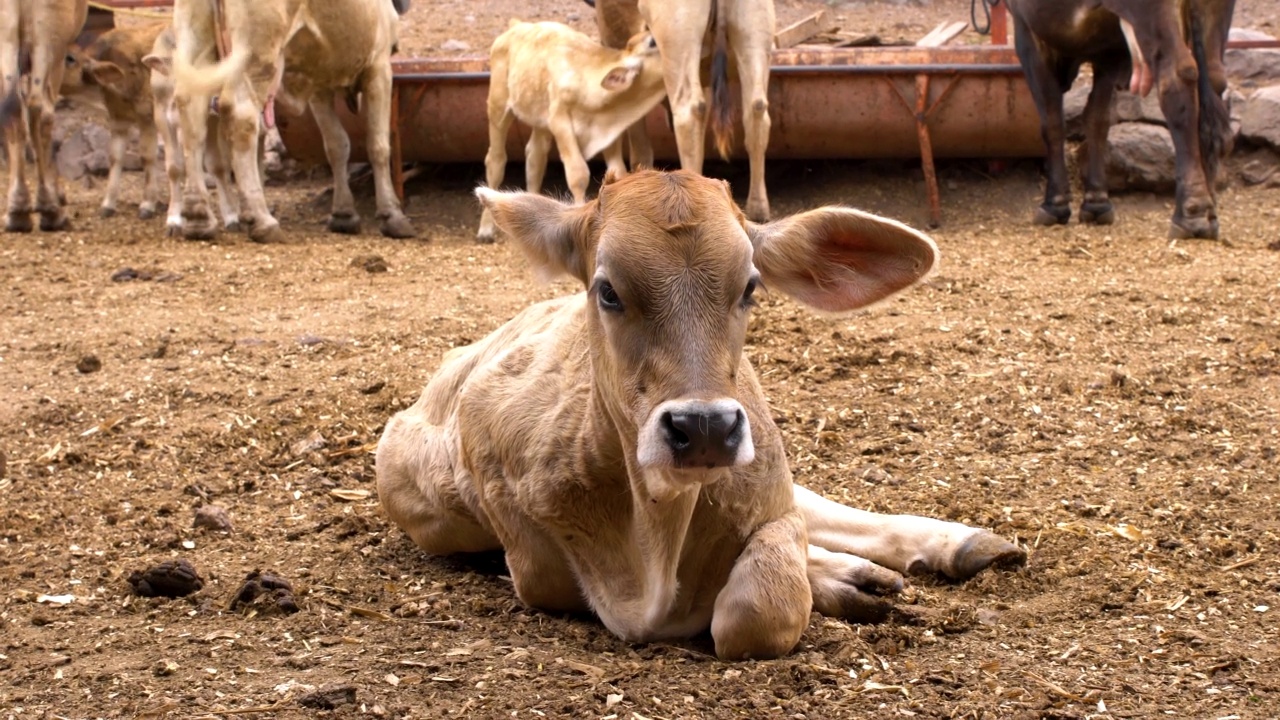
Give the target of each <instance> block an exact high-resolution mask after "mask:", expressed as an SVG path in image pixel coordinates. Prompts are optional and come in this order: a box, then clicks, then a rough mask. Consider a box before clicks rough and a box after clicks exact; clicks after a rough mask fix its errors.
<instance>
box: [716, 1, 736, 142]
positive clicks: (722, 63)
mask: <svg viewBox="0 0 1280 720" xmlns="http://www.w3.org/2000/svg"><path fill="white" fill-rule="evenodd" d="M726 2H727V0H715V3H714V4H713V5H712V6H711V8H712V9H711V24H712V26H713V28H714V32H715V45H714V50H712V52H711V134H712V135H713V136H714V137H715V139H716V150H718V151H719V152H720V157H721V158H723V159H725V160H728V159H729V151H730V150H732V149H733V104H732V103H730V102H729V23H728V19H727V18H726V17H725V4H726Z"/></svg>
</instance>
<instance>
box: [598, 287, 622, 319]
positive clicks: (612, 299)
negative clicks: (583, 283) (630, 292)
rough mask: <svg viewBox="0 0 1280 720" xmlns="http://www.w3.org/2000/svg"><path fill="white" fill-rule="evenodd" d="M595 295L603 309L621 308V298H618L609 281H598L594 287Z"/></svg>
mask: <svg viewBox="0 0 1280 720" xmlns="http://www.w3.org/2000/svg"><path fill="white" fill-rule="evenodd" d="M596 296H597V298H598V299H599V302H600V307H602V308H604V309H605V310H612V311H614V312H618V311H621V310H622V300H621V299H619V298H618V293H617V291H615V290H614V289H613V284H612V283H610V282H609V281H607V280H606V281H604V282H602V283H600V285H599V287H597V288H596Z"/></svg>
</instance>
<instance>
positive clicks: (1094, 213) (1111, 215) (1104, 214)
mask: <svg viewBox="0 0 1280 720" xmlns="http://www.w3.org/2000/svg"><path fill="white" fill-rule="evenodd" d="M1115 221H1116V210H1115V208H1114V207H1112V206H1111V203H1095V204H1092V205H1090V204H1086V205H1081V206H1080V222H1082V223H1085V224H1086V225H1110V224H1112V223H1114V222H1115Z"/></svg>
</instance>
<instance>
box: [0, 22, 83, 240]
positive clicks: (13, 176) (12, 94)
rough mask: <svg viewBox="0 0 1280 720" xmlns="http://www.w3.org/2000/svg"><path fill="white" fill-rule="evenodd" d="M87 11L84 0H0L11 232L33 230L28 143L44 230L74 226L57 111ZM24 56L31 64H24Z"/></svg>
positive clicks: (1, 118) (0, 82) (0, 90)
mask: <svg viewBox="0 0 1280 720" xmlns="http://www.w3.org/2000/svg"><path fill="white" fill-rule="evenodd" d="M88 12H89V7H88V5H87V4H86V2H85V0H0V129H2V130H3V131H4V139H5V145H6V149H7V150H8V157H9V202H8V217H7V218H6V220H5V230H7V231H8V232H31V211H32V206H31V193H30V190H28V189H27V175H26V173H27V163H26V144H27V142H28V141H30V143H31V145H32V146H33V147H34V148H35V155H36V204H35V208H34V209H35V211H36V212H38V213H40V229H41V230H45V231H49V230H65V229H66V228H68V227H69V226H70V224H71V223H70V222H69V221H68V220H67V213H66V211H65V210H63V208H62V192H61V188H60V179H59V177H58V169H57V166H56V165H54V162H53V110H54V106H55V104H56V103H57V101H58V91H59V88H60V87H61V86H62V75H63V72H64V70H65V67H66V64H65V58H66V55H67V48H68V47H70V45H71V42H72V41H73V40H74V39H75V37H76V35H77V34H79V33H80V28H81V27H83V26H84V20H85V17H86V16H87V15H88ZM24 59H25V60H29V65H30V67H29V68H27V67H23V64H24V62H25V60H24ZM24 76H25V77H26V78H27V80H28V81H29V82H28V84H27V86H26V87H27V91H26V92H23V77H24Z"/></svg>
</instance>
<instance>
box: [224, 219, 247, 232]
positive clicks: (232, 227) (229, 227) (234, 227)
mask: <svg viewBox="0 0 1280 720" xmlns="http://www.w3.org/2000/svg"><path fill="white" fill-rule="evenodd" d="M222 229H223V230H226V231H227V232H229V233H238V232H241V231H243V230H244V227H242V226H241V225H240V221H239V220H232V221H231V222H229V223H227V224H226V225H224V226H223V228H222Z"/></svg>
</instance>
